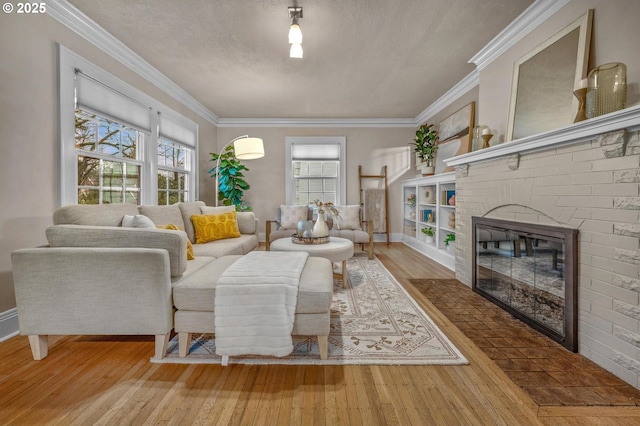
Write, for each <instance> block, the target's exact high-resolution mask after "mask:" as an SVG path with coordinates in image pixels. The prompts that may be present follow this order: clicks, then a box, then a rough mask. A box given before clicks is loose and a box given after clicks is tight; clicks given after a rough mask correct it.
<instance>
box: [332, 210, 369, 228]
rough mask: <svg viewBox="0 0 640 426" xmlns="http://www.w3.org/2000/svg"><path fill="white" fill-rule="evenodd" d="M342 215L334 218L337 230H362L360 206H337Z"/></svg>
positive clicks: (334, 225)
mask: <svg viewBox="0 0 640 426" xmlns="http://www.w3.org/2000/svg"><path fill="white" fill-rule="evenodd" d="M335 207H336V209H337V210H338V213H339V214H340V216H339V217H334V218H333V227H334V228H335V229H362V227H361V226H360V206H359V205H354V206H335Z"/></svg>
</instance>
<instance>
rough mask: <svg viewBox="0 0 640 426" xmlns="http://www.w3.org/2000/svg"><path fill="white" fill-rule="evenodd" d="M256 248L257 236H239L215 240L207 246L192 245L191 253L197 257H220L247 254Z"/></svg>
mask: <svg viewBox="0 0 640 426" xmlns="http://www.w3.org/2000/svg"><path fill="white" fill-rule="evenodd" d="M257 246H258V236H257V235H255V234H241V235H240V237H238V238H227V239H225V240H216V241H213V242H210V243H207V244H194V245H193V251H194V253H195V255H196V258H197V257H200V256H210V257H222V256H227V255H231V254H247V253H249V252H250V251H251V250H253V249H255V248H256V247H257Z"/></svg>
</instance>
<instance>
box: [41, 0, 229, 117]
mask: <svg viewBox="0 0 640 426" xmlns="http://www.w3.org/2000/svg"><path fill="white" fill-rule="evenodd" d="M45 2H46V4H47V13H48V14H49V15H51V17H53V18H54V19H56V20H58V21H59V22H60V23H62V24H63V25H65V26H67V27H68V28H69V29H71V30H72V31H74V32H76V33H77V34H79V35H80V36H81V37H83V38H84V39H86V40H87V41H89V42H90V43H92V44H94V45H96V46H97V47H98V48H100V49H101V50H103V51H104V52H105V53H107V54H108V55H110V56H111V57H113V58H114V59H116V60H117V61H119V62H121V63H122V64H124V65H125V66H126V67H127V68H129V69H131V70H132V71H134V72H135V73H137V74H139V75H140V76H142V77H143V78H144V79H146V80H148V81H149V82H150V83H152V84H153V85H155V86H157V87H158V88H159V89H161V90H162V91H164V92H166V93H167V94H168V95H170V96H171V97H173V98H174V99H176V100H177V101H179V102H181V103H182V104H184V105H185V106H187V107H188V108H189V109H191V110H192V111H193V112H195V113H196V114H198V115H199V116H201V117H202V118H204V119H205V120H207V121H209V122H210V123H212V124H214V125H217V124H218V121H219V117H218V116H217V115H215V114H214V113H213V112H211V110H209V109H208V108H207V107H205V106H204V105H203V104H201V103H200V102H199V101H198V100H197V99H196V98H194V97H193V96H191V95H190V94H189V93H187V91H185V90H184V89H183V88H181V87H180V86H178V85H177V84H176V83H174V82H173V81H171V80H170V79H169V78H168V77H167V76H165V75H164V74H162V73H161V72H160V71H158V70H157V69H156V68H155V67H154V66H153V65H151V64H150V63H148V62H147V61H145V60H144V59H143V58H142V57H141V56H140V55H138V54H137V53H135V52H134V51H133V50H131V49H130V48H128V47H127V46H126V45H125V44H124V43H122V42H121V41H120V40H118V39H116V38H115V37H114V36H112V35H111V34H110V33H108V32H107V31H106V30H105V29H104V28H102V27H101V26H100V25H98V24H97V23H95V22H94V21H93V20H91V18H89V17H88V16H87V15H85V14H84V13H82V12H80V11H79V10H78V9H77V8H75V7H74V6H73V5H72V4H70V3H69V2H68V1H67V0H45Z"/></svg>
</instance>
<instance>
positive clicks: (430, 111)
mask: <svg viewBox="0 0 640 426" xmlns="http://www.w3.org/2000/svg"><path fill="white" fill-rule="evenodd" d="M479 84H480V73H479V72H478V70H477V69H476V70H473V71H471V72H470V73H469V74H467V76H466V77H465V78H463V79H462V80H460V82H459V83H458V84H456V85H455V86H453V87H452V88H451V89H449V90H448V91H447V92H446V93H445V94H444V95H442V96H440V97H439V98H438V100H436V101H435V102H434V103H432V104H431V105H430V106H429V108H427V109H425V110H424V111H422V112H421V113H420V114H418V116H417V117H416V119H415V125H416V126H419V125H420V124H422V123H424V122H426V121H427V120H429V119H430V118H431V117H433V116H434V115H436V114H437V113H439V112H440V111H442V110H443V109H445V108H446V107H448V106H449V105H451V104H452V103H453V102H455V101H456V100H458V99H459V98H460V97H462V96H463V95H464V94H465V93H467V92H468V91H469V90H471V89H473V88H474V87H476V86H477V85H479Z"/></svg>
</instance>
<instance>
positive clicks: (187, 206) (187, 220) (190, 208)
mask: <svg viewBox="0 0 640 426" xmlns="http://www.w3.org/2000/svg"><path fill="white" fill-rule="evenodd" d="M204 205H205V204H204V202H203V201H193V202H189V203H178V208H179V209H180V214H182V222H183V224H184V231H185V232H186V233H187V237H189V241H191V242H192V243H195V242H196V233H195V230H194V229H193V222H191V216H193V215H194V214H200V208H201V207H203V206H204Z"/></svg>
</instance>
